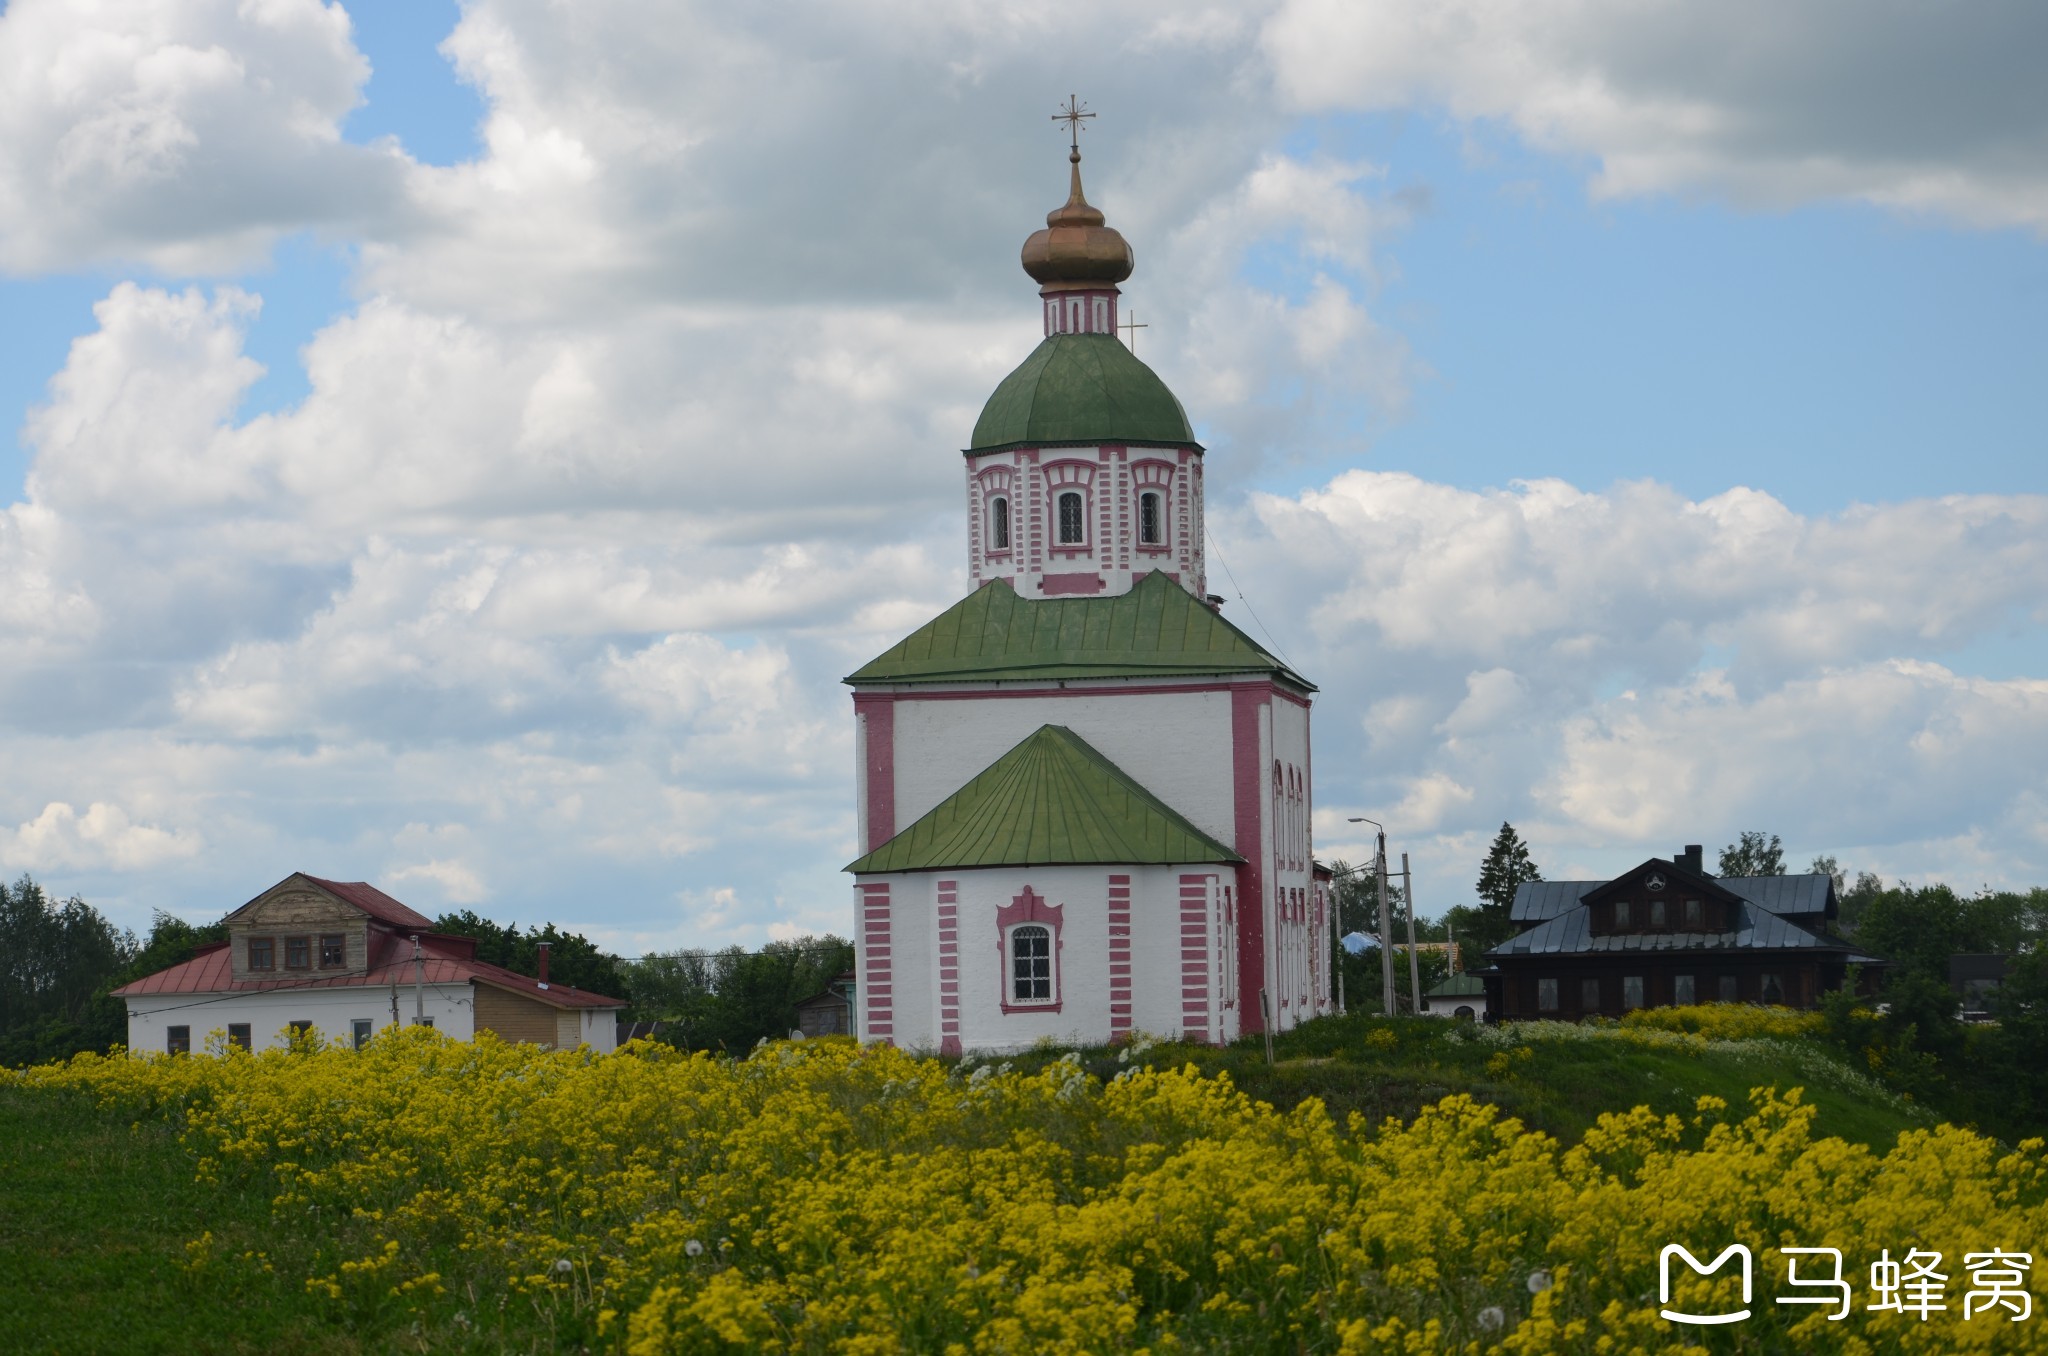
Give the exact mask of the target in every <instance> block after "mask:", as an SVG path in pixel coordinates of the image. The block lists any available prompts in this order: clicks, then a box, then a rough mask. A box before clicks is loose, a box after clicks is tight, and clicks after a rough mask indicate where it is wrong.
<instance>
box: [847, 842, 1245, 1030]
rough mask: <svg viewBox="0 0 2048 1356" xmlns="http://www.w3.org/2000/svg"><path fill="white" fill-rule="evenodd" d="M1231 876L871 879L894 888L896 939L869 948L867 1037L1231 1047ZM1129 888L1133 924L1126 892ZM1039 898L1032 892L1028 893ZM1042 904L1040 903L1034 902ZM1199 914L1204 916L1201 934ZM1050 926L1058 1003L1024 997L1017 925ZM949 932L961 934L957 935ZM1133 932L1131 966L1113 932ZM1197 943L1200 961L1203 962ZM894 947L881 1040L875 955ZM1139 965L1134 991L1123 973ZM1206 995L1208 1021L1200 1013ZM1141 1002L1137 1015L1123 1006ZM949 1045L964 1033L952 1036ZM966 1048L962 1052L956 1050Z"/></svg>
mask: <svg viewBox="0 0 2048 1356" xmlns="http://www.w3.org/2000/svg"><path fill="white" fill-rule="evenodd" d="M1231 878H1232V873H1231V872H1229V871H1228V870H1227V869H1219V868H1218V867H1216V866H1215V865H1213V864H1212V865H1202V864H1195V865H1188V866H1152V867H1101V866H1053V867H1017V868H1001V869H994V870H976V871H961V872H952V873H947V872H929V873H927V872H914V873H905V874H901V875H893V876H872V877H864V878H862V881H861V882H860V887H861V893H862V895H863V896H864V897H865V898H867V899H869V900H873V899H875V898H877V897H878V896H879V893H880V891H881V890H882V889H883V888H886V891H887V895H888V898H889V901H890V906H889V929H888V940H887V942H885V943H884V942H879V941H878V934H877V933H876V932H875V931H873V930H872V929H871V930H869V931H868V933H867V935H866V937H865V938H864V939H863V945H862V947H861V958H860V959H861V969H862V982H863V986H864V989H866V990H868V993H869V996H867V997H864V1000H863V1012H864V1014H865V1018H864V1025H863V1028H862V1030H863V1035H864V1036H866V1037H867V1038H869V1039H877V1040H879V1039H889V1040H893V1041H894V1042H895V1043H896V1044H897V1045H898V1046H901V1047H903V1048H905V1049H911V1050H933V1051H944V1052H947V1053H957V1052H967V1051H987V1052H1008V1051H1016V1050H1022V1049H1026V1048H1028V1047H1030V1046H1031V1045H1033V1044H1036V1043H1037V1042H1038V1041H1041V1040H1048V1039H1049V1040H1053V1041H1056V1042H1059V1043H1061V1044H1102V1043H1104V1042H1106V1041H1109V1040H1111V1039H1114V1038H1117V1037H1119V1036H1121V1035H1125V1034H1130V1033H1134V1032H1139V1031H1143V1032H1147V1033H1149V1034H1152V1035H1155V1036H1175V1035H1179V1034H1182V1032H1183V1030H1184V1028H1185V1027H1192V1028H1194V1029H1193V1030H1192V1031H1190V1032H1189V1034H1191V1035H1192V1036H1194V1037H1196V1038H1199V1039H1208V1040H1218V1039H1221V1040H1228V1039H1231V1038H1234V1037H1235V1035H1236V1034H1237V1029H1236V1018H1235V1014H1234V1013H1227V1012H1225V1011H1223V1009H1222V998H1223V995H1224V988H1223V983H1222V981H1223V979H1224V978H1225V974H1224V967H1225V966H1226V965H1227V963H1228V958H1227V957H1226V955H1225V954H1224V948H1225V947H1226V945H1227V943H1228V940H1229V939H1228V936H1227V933H1226V931H1225V930H1224V929H1222V928H1221V927H1219V926H1215V925H1213V924H1212V915H1214V923H1220V921H1221V918H1220V914H1221V910H1222V907H1223V897H1222V890H1223V887H1224V885H1225V883H1227V882H1228V881H1229V880H1230V879H1231ZM1122 882H1128V886H1127V888H1128V895H1129V898H1128V905H1129V907H1128V914H1127V917H1128V923H1127V924H1125V923H1123V922H1121V921H1119V919H1120V918H1121V917H1123V916H1124V914H1123V911H1122V910H1121V909H1120V908H1119V897H1120V894H1121V892H1122V890H1123V889H1124V888H1126V887H1124V886H1123V885H1122V884H1121V883H1122ZM1027 891H1028V892H1029V896H1027ZM1033 896H1035V899H1032V898H1031V897H1033ZM1190 918H1194V919H1196V920H1198V921H1199V924H1200V925H1199V926H1198V927H1197V929H1196V930H1195V933H1194V934H1193V935H1192V936H1190V935H1189V934H1188V932H1187V924H1188V922H1189V919H1190ZM1020 923H1027V924H1033V925H1038V926H1048V927H1051V928H1052V930H1053V931H1054V934H1055V947H1054V975H1055V981H1056V982H1055V985H1054V992H1053V996H1052V998H1051V1000H1050V1001H1048V1002H1046V1003H1045V1004H1044V1005H1043V1006H1040V1005H1038V1004H1034V1003H1025V1002H1017V1001H1015V997H1016V996H1015V994H1014V993H1013V991H1012V990H1011V988H1010V984H1011V979H1012V974H1011V970H1010V959H1011V956H1010V952H1011V940H1012V934H1011V932H1010V929H1011V928H1014V927H1015V926H1017V925H1019V924H1020ZM949 924H950V926H949ZM1124 926H1128V928H1129V948H1128V953H1127V954H1128V959H1127V960H1123V959H1121V957H1122V956H1123V955H1124V954H1125V953H1124V952H1123V951H1122V949H1121V948H1120V946H1119V940H1118V934H1117V932H1116V931H1114V929H1117V928H1121V927H1124ZM1184 944H1185V946H1187V947H1190V948H1193V949H1195V950H1194V952H1191V953H1189V954H1195V953H1198V958H1197V960H1196V961H1195V963H1193V964H1192V965H1191V964H1190V963H1189V961H1188V960H1187V959H1186V958H1185V957H1184ZM878 945H879V946H883V947H886V949H887V951H886V960H887V968H888V977H887V979H885V980H883V981H882V982H883V983H885V984H886V985H887V986H888V988H887V992H886V994H885V995H884V997H885V998H886V1016H885V1017H884V1018H883V1019H882V1020H883V1022H884V1024H885V1025H886V1026H887V1027H888V1030H887V1031H877V1030H876V1029H874V1026H873V1023H874V1021H875V1020H876V1013H877V1011H878V1010H877V1009H876V1008H875V1006H874V1004H875V1002H876V1001H877V999H876V998H874V997H873V996H872V990H871V987H870V986H871V985H872V984H873V982H874V976H875V974H876V973H877V972H876V970H875V967H874V961H875V959H876V947H877V946H878ZM1120 964H1127V965H1128V967H1129V981H1128V985H1127V986H1126V985H1123V984H1120V982H1119V975H1118V973H1117V967H1118V965H1120ZM1197 995H1198V1001H1199V1002H1200V1003H1201V1004H1202V1008H1201V1011H1200V1013H1199V1014H1194V1013H1192V1012H1190V1010H1189V1007H1188V1004H1189V1001H1190V999H1191V997H1193V996H1197ZM1125 1007H1128V1009H1129V1012H1128V1016H1127V1019H1125V1014H1124V1013H1123V1012H1121V1011H1120V1009H1122V1008H1125ZM949 1036H950V1037H952V1038H953V1040H952V1041H949V1039H948V1038H949ZM955 1042H957V1043H955Z"/></svg>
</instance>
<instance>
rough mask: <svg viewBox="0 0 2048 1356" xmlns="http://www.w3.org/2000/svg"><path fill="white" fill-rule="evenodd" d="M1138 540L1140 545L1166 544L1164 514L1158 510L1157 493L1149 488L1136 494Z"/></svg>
mask: <svg viewBox="0 0 2048 1356" xmlns="http://www.w3.org/2000/svg"><path fill="white" fill-rule="evenodd" d="M1138 542H1139V544H1140V545H1142V546H1163V545H1165V544H1166V523H1165V515H1164V514H1163V513H1161V512H1160V504H1159V496H1158V494H1156V493H1154V492H1153V491H1150V490H1147V491H1146V492H1145V493H1143V494H1141V495H1139V496H1138Z"/></svg>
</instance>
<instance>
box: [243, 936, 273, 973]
mask: <svg viewBox="0 0 2048 1356" xmlns="http://www.w3.org/2000/svg"><path fill="white" fill-rule="evenodd" d="M249 968H250V969H251V970H275V969H276V968H277V939H276V938H275V937H251V938H250V939H249Z"/></svg>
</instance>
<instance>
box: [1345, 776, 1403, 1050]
mask: <svg viewBox="0 0 2048 1356" xmlns="http://www.w3.org/2000/svg"><path fill="white" fill-rule="evenodd" d="M1350 822H1351V823H1353V824H1370V825H1372V826H1373V827H1374V828H1375V829H1378V830H1379V840H1378V843H1377V846H1376V847H1375V850H1374V852H1373V876H1374V879H1375V882H1376V883H1377V885H1378V887H1379V896H1380V998H1381V1007H1380V1011H1381V1012H1384V1013H1385V1014H1386V1015H1387V1016H1389V1017H1391V1016H1393V1015H1394V925H1393V922H1392V920H1391V919H1390V918H1389V917H1388V916H1387V829H1386V825H1384V824H1382V823H1380V822H1379V821H1378V820H1377V819H1367V818H1365V817H1364V816H1363V815H1356V816H1353V817H1352V818H1351V821H1350Z"/></svg>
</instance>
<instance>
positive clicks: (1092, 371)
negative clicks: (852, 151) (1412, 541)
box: [846, 115, 1331, 1054]
mask: <svg viewBox="0 0 2048 1356" xmlns="http://www.w3.org/2000/svg"><path fill="white" fill-rule="evenodd" d="M1082 116H1085V115H1082ZM1069 159H1070V162H1071V165H1072V169H1071V190H1070V193H1069V196H1068V199H1067V201H1066V203H1065V205H1063V206H1061V207H1060V208H1058V209H1057V210H1055V211H1054V212H1052V213H1051V214H1050V215H1048V216H1047V218H1046V227H1045V229H1044V230H1041V231H1037V232H1035V233H1034V234H1033V235H1032V236H1031V237H1030V238H1029V239H1028V240H1026V241H1025V243H1024V252H1023V264H1024V271H1025V272H1026V273H1028V274H1029V275H1030V276H1031V277H1032V279H1033V280H1035V281H1036V282H1037V283H1038V285H1039V289H1038V290H1039V299H1040V304H1041V308H1042V314H1043V320H1044V327H1045V338H1044V341H1043V342H1042V343H1040V344H1039V346H1038V347H1037V348H1036V349H1035V350H1034V351H1033V352H1032V353H1031V355H1030V356H1029V357H1027V358H1026V359H1025V360H1024V362H1023V364H1022V365H1021V366H1019V367H1018V368H1017V369H1016V370H1015V371H1014V372H1012V373H1011V374H1010V375H1009V376H1008V377H1006V378H1004V379H1003V382H1002V384H1001V385H999V386H998V387H996V390H995V393H994V394H993V395H991V396H990V397H989V399H988V403H987V405H986V406H985V407H984V408H983V410H982V412H981V417H980V419H979V420H978V421H976V423H975V426H974V432H973V436H972V437H971V439H970V440H969V445H968V447H967V448H966V449H965V465H964V468H963V469H964V476H963V484H964V488H965V490H966V498H967V504H966V508H967V515H966V517H967V521H966V526H967V552H968V565H969V571H970V575H971V578H972V579H973V581H974V584H975V588H974V591H973V592H972V593H970V594H969V595H968V596H967V597H965V598H963V599H961V600H960V601H959V602H958V603H956V604H954V605H953V606H952V607H950V608H948V609H947V610H946V611H945V612H943V613H941V614H940V615H939V616H937V617H934V618H933V619H932V620H931V621H929V622H927V623H926V624H925V625H923V626H922V627H919V628H918V629H917V630H916V631H915V632H913V633H912V634H911V635H909V636H908V637H906V638H905V639H904V640H902V641H901V642H899V643H898V644H896V645H895V646H893V647H891V648H890V649H889V650H887V651H886V652H884V653H883V654H881V655H879V656H877V657H876V658H875V659H874V660H872V661H870V662H869V663H867V664H865V665H863V666H862V667H861V668H860V669H859V670H857V671H856V672H855V673H854V674H853V675H852V676H850V677H849V678H848V679H847V680H846V681H847V683H848V684H850V685H851V686H852V688H853V690H854V696H853V705H854V719H855V726H856V749H857V764H858V765H857V780H858V811H859V815H858V818H859V837H860V848H861V853H862V855H861V857H860V858H859V859H858V860H856V861H855V862H853V863H852V864H851V865H850V866H849V867H848V868H847V870H848V871H850V872H852V873H853V876H854V878H855V882H856V883H855V886H854V907H855V912H856V917H855V939H856V949H857V955H858V965H857V984H856V994H857V1001H858V1005H859V1010H858V1013H857V1023H856V1025H857V1029H858V1032H859V1034H860V1035H861V1036H862V1037H863V1038H864V1039H869V1040H878V1041H890V1042H893V1043H895V1044H897V1045H899V1046H904V1047H908V1048H913V1049H928V1050H935V1051H939V1052H941V1053H948V1054H956V1053H960V1052H963V1051H967V1050H984V1051H1002V1050H1016V1049H1021V1048H1024V1047H1027V1046H1029V1045H1032V1044H1033V1043H1035V1042H1037V1041H1039V1040H1041V1039H1046V1038H1051V1039H1053V1040H1056V1041H1060V1042H1072V1043H1084V1042H1086V1043H1100V1042H1107V1041H1113V1040H1118V1039H1122V1038H1126V1037H1128V1036H1130V1035H1132V1034H1134V1033H1136V1032H1141V1031H1142V1032H1146V1033H1150V1034H1152V1035H1156V1036H1171V1037H1183V1038H1186V1039H1191V1040H1202V1041H1212V1042H1219V1043H1220V1042H1224V1041H1228V1040H1231V1039H1234V1038H1236V1037H1237V1036H1239V1035H1240V1034H1243V1033H1249V1032H1256V1031H1260V1030H1263V1029H1266V1028H1267V1027H1271V1028H1272V1029H1274V1030H1286V1029H1287V1028H1290V1027H1292V1026H1295V1025H1297V1024H1298V1023H1300V1022H1302V1021H1304V1020H1306V1019H1307V1018H1309V1017H1311V1016H1314V1015H1317V1014H1319V1013H1322V1012H1325V1011H1328V1010H1329V1008H1330V980H1329V960H1330V954H1331V937H1330V928H1329V923H1328V915H1327V901H1326V899H1325V896H1324V892H1323V890H1322V889H1321V888H1320V887H1319V886H1318V884H1317V882H1316V879H1315V873H1314V869H1313V868H1314V862H1313V859H1312V853H1311V844H1310V828H1309V824H1310V811H1311V808H1312V804H1313V801H1312V797H1311V792H1310V787H1311V778H1310V762H1309V706H1310V702H1311V701H1312V699H1313V697H1314V694H1315V691H1316V689H1315V686H1314V685H1313V684H1312V683H1310V682H1308V681H1307V680H1306V679H1304V678H1302V677H1301V676H1300V675H1299V674H1296V673H1294V672H1292V671H1291V670H1289V669H1288V667H1287V666H1286V665H1285V664H1283V663H1282V662H1281V661H1280V660H1278V659H1276V658H1274V657H1273V656H1272V655H1270V654H1268V653H1267V652H1266V651H1265V650H1264V649H1263V648H1262V647H1260V646H1259V645H1258V644H1257V643H1256V642H1255V641H1253V640H1252V639H1251V637H1249V636H1247V635H1246V634H1245V633H1244V632H1243V631H1240V630H1239V629H1238V628H1237V627H1236V626H1233V625H1232V624H1231V623H1230V622H1229V621H1228V620H1227V619H1225V618H1224V616H1223V615H1222V613H1221V610H1220V609H1221V601H1222V600H1221V599H1218V598H1215V597H1212V596H1210V595H1209V594H1208V592H1207V579H1206V574H1205V559H1204V556H1205V553H1204V543H1205V536H1204V529H1203V512H1202V458H1203V451H1202V447H1201V444H1199V443H1197V442H1196V441H1195V436H1194V431H1193V429H1192V428H1191V426H1190V425H1189V423H1188V417H1187V414H1186V411H1185V410H1184V409H1183V408H1182V406H1181V403H1180V401H1179V400H1178V399H1176V398H1175V396H1174V394H1173V392H1172V391H1170V390H1168V389H1167V387H1166V384H1165V383H1164V382H1163V381H1161V380H1160V379H1159V377H1158V376H1157V375H1156V374H1155V373H1154V372H1153V371H1152V370H1151V369H1150V368H1148V367H1147V366H1145V364H1144V363H1142V362H1140V361H1138V359H1137V357H1136V356H1135V355H1134V354H1133V353H1132V352H1131V351H1130V350H1129V349H1128V348H1126V347H1125V346H1124V343H1123V342H1122V340H1121V339H1120V338H1119V337H1118V335H1117V330H1118V319H1117V303H1118V299H1119V296H1120V292H1119V289H1118V286H1117V285H1118V284H1119V283H1121V282H1123V281H1124V280H1125V279H1127V278H1128V277H1130V275H1131V271H1132V267H1133V262H1134V261H1133V256H1132V253H1131V247H1130V246H1129V245H1128V244H1127V243H1126V242H1125V240H1124V238H1123V236H1122V235H1120V234H1119V233H1118V232H1117V231H1115V230H1113V229H1112V228H1110V227H1109V226H1108V225H1106V224H1105V221H1104V217H1103V214H1102V213H1101V212H1100V211H1098V210H1097V209H1096V208H1094V207H1092V206H1090V205H1089V203H1088V201H1087V199H1086V197H1085V196H1084V195H1083V193H1082V190H1081V169H1080V161H1081V156H1080V150H1079V148H1078V145H1077V146H1075V147H1074V148H1073V150H1072V151H1071V152H1070V156H1069Z"/></svg>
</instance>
